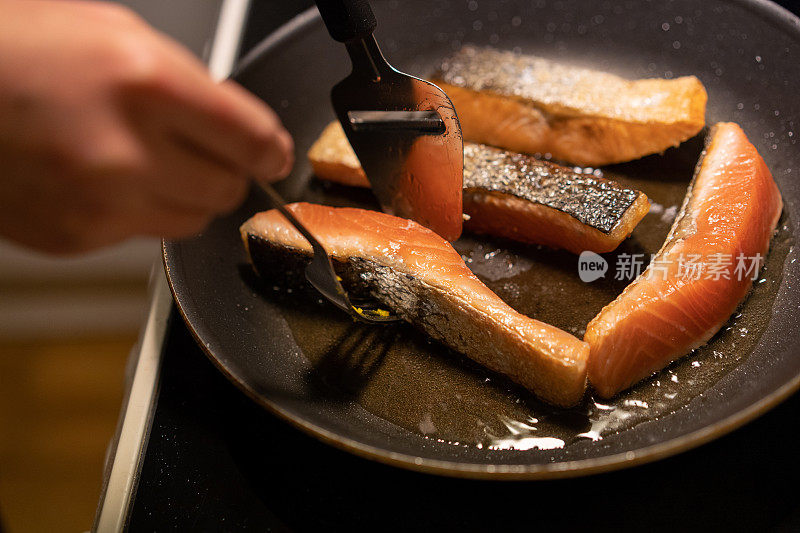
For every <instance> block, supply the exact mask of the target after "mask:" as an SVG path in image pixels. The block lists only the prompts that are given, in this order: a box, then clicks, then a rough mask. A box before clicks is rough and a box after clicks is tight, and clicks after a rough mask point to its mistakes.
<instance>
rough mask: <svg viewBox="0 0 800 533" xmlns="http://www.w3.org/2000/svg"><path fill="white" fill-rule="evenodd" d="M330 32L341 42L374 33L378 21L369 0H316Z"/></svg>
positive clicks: (362, 37)
mask: <svg viewBox="0 0 800 533" xmlns="http://www.w3.org/2000/svg"><path fill="white" fill-rule="evenodd" d="M316 3H317V8H318V9H319V13H320V15H322V21H323V22H325V26H326V27H327V28H328V33H330V34H331V37H333V38H334V39H335V40H337V41H339V42H340V43H346V42H349V41H355V40H359V39H364V38H366V37H369V36H370V35H372V32H373V31H375V26H377V22H376V21H375V15H374V14H373V13H372V8H370V6H369V2H368V1H367V0H316Z"/></svg>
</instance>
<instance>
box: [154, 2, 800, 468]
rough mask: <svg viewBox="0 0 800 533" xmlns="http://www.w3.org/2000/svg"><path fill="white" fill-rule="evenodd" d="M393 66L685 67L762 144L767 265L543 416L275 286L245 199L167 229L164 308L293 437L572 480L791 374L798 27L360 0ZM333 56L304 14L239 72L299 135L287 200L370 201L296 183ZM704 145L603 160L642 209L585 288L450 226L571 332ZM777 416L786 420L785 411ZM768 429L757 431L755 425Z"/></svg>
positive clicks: (673, 9) (433, 350)
mask: <svg viewBox="0 0 800 533" xmlns="http://www.w3.org/2000/svg"><path fill="white" fill-rule="evenodd" d="M374 4H375V5H374V9H375V11H376V15H377V18H378V21H379V24H378V32H377V37H378V40H379V42H380V43H382V45H383V48H384V53H385V54H386V55H387V57H388V59H389V60H390V62H391V63H392V64H394V65H396V66H397V67H398V68H400V69H402V70H404V71H406V72H410V73H412V74H417V75H421V76H425V75H428V74H430V73H431V72H432V71H433V70H434V69H435V67H436V65H437V63H438V62H439V61H440V60H441V58H443V57H444V56H446V55H448V54H449V53H451V52H452V51H453V50H454V49H457V48H458V47H459V46H461V45H462V44H464V43H473V44H478V45H491V46H494V47H497V48H503V49H513V50H519V51H522V52H525V53H532V54H536V55H540V56H544V57H548V58H553V59H557V60H559V61H563V62H569V63H573V64H576V65H580V66H587V67H593V68H596V69H601V70H606V71H611V72H615V73H617V74H620V75H622V76H625V77H630V78H639V77H674V76H681V75H688V74H694V75H696V76H698V77H699V78H700V79H701V80H702V81H703V83H704V84H705V86H706V88H707V89H708V93H709V104H708V113H707V122H708V123H709V124H712V123H714V122H717V121H735V122H738V123H739V124H740V125H741V126H742V127H743V128H744V130H745V132H746V133H747V135H748V136H749V138H750V140H751V141H752V142H753V143H754V144H755V145H756V147H757V148H758V150H759V151H760V153H761V154H762V155H763V157H764V159H765V160H766V162H767V164H768V165H769V167H770V168H771V169H772V173H773V175H774V177H775V179H776V181H777V182H778V185H779V187H780V190H781V192H782V194H783V198H784V202H785V211H784V214H783V217H782V219H781V222H780V225H779V231H778V232H777V234H776V236H775V238H774V240H773V245H772V249H771V252H770V255H769V258H768V260H767V266H766V269H765V271H764V272H763V273H762V277H761V278H760V279H759V280H758V281H757V282H756V284H755V286H754V290H753V292H752V294H751V295H750V297H749V298H748V300H747V301H746V302H745V304H744V305H743V306H742V307H741V308H740V309H739V311H738V312H737V313H736V315H735V316H734V317H733V318H732V319H731V321H730V323H729V324H728V326H727V327H725V328H723V330H722V331H721V332H720V333H719V334H718V335H717V336H715V337H714V339H712V341H711V342H710V343H709V344H708V345H707V346H705V347H703V348H701V349H699V350H697V351H696V352H694V353H692V354H691V355H689V356H688V357H686V358H684V359H683V360H681V361H679V362H678V363H675V364H673V365H672V366H671V367H669V368H668V369H667V370H665V371H663V372H661V373H659V374H658V375H656V376H654V377H653V378H652V379H650V380H647V381H645V382H644V383H642V384H640V385H639V386H637V387H635V388H634V389H632V390H631V391H628V392H626V393H624V394H622V395H621V396H619V397H618V398H616V399H615V400H613V401H610V402H602V403H600V402H595V401H594V400H593V399H592V398H591V397H590V396H588V395H587V398H586V400H585V402H584V403H583V405H581V406H579V407H578V408H575V409H571V410H567V411H564V410H555V409H552V408H548V407H547V406H545V405H543V404H541V403H540V402H538V401H537V400H536V399H535V398H534V397H533V396H532V395H531V394H529V393H528V392H526V391H525V390H522V389H521V388H519V387H517V386H515V385H514V384H512V383H510V382H508V381H507V380H505V379H503V378H502V377H500V376H497V375H495V374H492V373H490V372H488V371H486V370H484V369H482V368H480V367H478V366H477V365H475V364H473V363H471V362H470V361H469V360H467V359H465V358H464V357H462V356H460V355H459V354H456V353H454V352H452V351H450V350H448V349H446V348H444V347H442V346H441V345H438V344H436V343H432V342H430V341H428V340H427V339H426V338H425V337H424V335H422V334H420V333H418V332H417V331H416V330H415V329H414V328H413V327H411V326H409V325H405V324H402V325H395V326H387V327H368V326H363V325H360V324H356V323H354V322H353V321H352V320H351V319H350V318H349V317H347V316H345V315H344V314H343V313H341V312H340V311H338V310H336V309H334V308H333V307H332V306H330V305H328V304H327V303H323V302H321V301H319V300H318V298H317V297H316V296H315V295H314V294H313V293H309V292H307V291H305V290H303V289H302V288H299V287H295V288H293V289H292V290H291V292H289V288H287V287H283V286H273V283H271V282H270V280H261V279H258V278H256V277H255V276H254V275H253V274H252V272H251V270H250V269H249V267H248V265H247V259H246V256H245V252H244V249H243V248H242V245H241V242H240V240H239V235H238V226H239V225H240V224H241V223H242V222H243V221H244V220H246V219H247V218H248V217H249V216H251V215H252V214H253V213H255V212H257V211H261V210H264V209H267V208H268V204H267V202H266V200H265V198H264V197H263V196H262V195H261V194H260V193H259V192H258V191H255V190H254V191H253V192H252V194H251V195H250V197H249V198H248V200H247V202H246V203H245V205H243V206H242V207H241V208H240V209H239V210H238V211H236V212H235V213H233V214H231V215H230V216H227V217H224V218H222V219H220V220H217V221H216V222H215V223H214V224H213V225H212V226H211V227H210V228H209V229H208V230H207V231H206V232H205V233H203V234H202V235H200V236H198V237H197V238H194V239H191V240H187V241H182V242H173V243H166V244H165V246H164V258H165V264H166V269H167V273H168V276H169V279H170V283H171V286H172V289H173V292H174V295H175V298H176V301H177V304H178V306H179V308H180V310H181V312H182V313H183V316H184V318H185V319H186V322H187V324H188V325H189V328H190V330H191V331H192V332H193V333H194V335H195V337H196V338H197V340H198V342H199V343H200V345H201V346H202V347H203V349H204V350H205V351H206V352H207V354H208V355H209V356H210V358H211V359H212V361H214V362H215V363H216V364H217V366H218V367H219V368H220V369H221V370H222V371H223V372H224V373H225V374H226V375H227V376H228V377H229V378H230V379H232V380H233V381H234V382H235V383H236V384H237V385H239V386H240V387H241V388H242V389H243V390H244V391H245V392H246V393H247V394H248V395H250V396H251V397H252V398H253V399H254V400H256V401H258V402H259V403H261V404H262V405H264V406H265V407H267V408H268V409H270V410H271V411H273V412H275V413H276V414H278V415H279V416H281V417H283V418H285V419H286V420H288V421H290V422H291V423H293V424H296V425H297V426H299V427H301V428H303V429H305V430H306V431H308V432H309V433H311V434H313V435H315V436H317V437H319V438H321V439H323V440H325V441H327V442H330V443H332V444H335V445H337V446H340V447H343V448H346V449H348V450H351V451H353V452H355V453H358V454H360V455H364V456H368V457H372V458H375V459H378V460H381V461H385V462H389V463H393V464H397V465H401V466H406V467H409V468H414V469H420V470H426V471H431V472H437V473H443V474H451V475H459V476H472V477H530V478H536V477H554V476H566V475H579V474H586V473H590V472H597V471H601V470H608V469H612V468H619V467H622V466H626V465H632V464H636V463H640V462H643V461H649V460H654V459H657V458H659V457H664V456H666V455H669V454H673V453H676V452H678V451H681V450H685V449H687V448H690V447H692V446H696V445H699V444H701V443H703V442H706V441H708V440H710V439H712V438H715V437H717V436H719V435H722V434H724V433H726V432H728V431H730V430H731V429H733V428H735V427H737V426H739V425H741V424H743V423H745V422H746V421H748V420H750V419H752V418H753V417H755V416H757V415H758V414H760V413H762V412H764V411H765V410H766V409H768V408H769V407H771V406H773V405H775V404H776V403H777V402H779V401H780V400H782V399H783V398H785V397H786V396H787V395H789V394H790V393H791V392H792V391H794V390H796V389H797V387H798V385H800V348H798V347H800V328H798V324H799V323H800V294H799V292H800V282H799V280H798V275H799V274H800V271H799V269H800V262H796V260H795V259H796V256H797V254H796V252H795V250H794V248H793V243H794V240H793V235H796V234H797V231H798V229H797V222H798V219H800V215H798V213H797V211H796V210H797V205H798V201H799V200H800V186H798V181H797V178H796V175H797V173H798V172H799V171H800V153H798V150H797V149H796V147H795V138H796V137H797V133H795V131H794V127H795V121H798V119H799V118H800V99H798V98H797V87H798V86H800V69H798V67H797V64H796V58H797V57H800V24H799V23H798V20H797V19H796V18H794V17H793V16H791V15H790V14H788V13H787V12H785V11H783V10H782V9H780V8H778V7H776V6H774V5H772V4H769V3H765V2H760V1H750V2H745V1H735V2H721V1H707V2H695V1H692V0H684V1H675V2H630V1H624V2H623V1H619V2H610V1H607V2H597V1H594V0H586V1H553V0H538V1H524V2H523V1H520V2H489V1H487V0H480V1H478V2H464V1H460V0H459V1H457V2H456V1H452V2H450V1H441V0H440V1H428V0H425V1H400V2H398V1H393V2H374ZM348 69H349V63H348V59H347V57H346V54H345V51H344V48H343V47H342V46H341V45H338V44H337V43H334V42H333V41H331V40H330V38H329V37H328V34H327V32H326V31H325V29H324V27H323V25H322V23H321V21H320V19H319V17H318V15H317V14H316V11H315V10H311V11H308V12H306V13H304V14H303V15H301V16H299V17H297V18H296V19H295V20H293V21H291V22H290V23H289V24H287V25H286V26H284V27H283V28H281V29H280V30H279V31H278V32H277V33H276V34H274V35H273V36H271V37H269V38H268V39H267V40H266V41H265V42H263V43H262V44H261V45H260V46H259V47H258V48H257V49H256V50H255V51H254V52H253V53H252V54H251V55H250V56H248V57H247V58H246V59H245V61H244V62H243V65H242V67H241V68H240V70H239V72H238V74H237V79H238V80H239V81H240V82H241V83H243V84H244V85H245V86H246V87H247V88H248V89H250V90H251V91H253V92H254V93H255V94H257V95H258V96H259V97H261V98H263V99H264V100H265V101H266V102H268V103H269V104H270V105H272V107H273V108H274V109H275V110H276V111H277V113H278V114H279V115H280V117H281V119H282V120H283V122H284V124H285V125H286V126H287V128H288V129H289V131H291V132H292V134H293V135H294V138H295V142H296V145H297V153H296V155H297V165H296V166H295V169H294V172H293V173H292V175H291V176H290V177H289V179H288V180H287V181H286V183H284V184H283V188H282V192H283V193H284V195H285V196H286V197H287V198H289V199H291V200H299V199H303V200H308V201H313V202H321V203H327V204H331V205H354V206H361V207H367V208H374V207H375V203H374V200H372V198H371V196H370V194H369V193H368V192H367V191H363V190H352V189H347V188H337V187H333V186H327V185H325V184H322V183H320V182H318V181H316V180H314V179H313V178H312V176H311V170H310V166H309V164H308V162H307V160H306V158H305V152H306V150H307V149H308V147H309V146H310V144H311V143H312V142H313V140H314V139H315V138H316V136H317V135H318V134H319V133H320V131H321V130H322V128H323V127H324V126H325V124H327V123H328V122H329V121H330V120H332V118H333V112H332V110H331V106H330V102H329V97H328V93H329V90H330V88H331V86H332V85H333V84H334V83H335V82H336V81H338V80H339V79H341V78H342V77H343V76H344V75H346V74H347V72H348ZM701 147H702V134H701V136H698V138H696V139H693V140H690V141H688V142H686V143H684V144H683V145H681V147H679V148H677V149H671V150H668V151H667V152H666V153H665V154H663V155H656V156H650V157H647V158H644V159H642V160H639V161H635V162H631V163H628V164H623V165H616V166H613V167H608V168H604V169H602V172H603V174H604V175H605V176H607V177H612V178H614V179H617V180H620V181H623V182H625V183H628V184H632V185H634V186H635V187H637V188H639V189H641V190H643V191H644V192H645V193H647V195H648V196H649V197H650V198H651V200H653V201H654V202H655V203H654V208H653V210H652V211H651V213H650V214H648V216H647V217H646V218H645V219H644V221H643V222H642V224H640V226H639V227H638V228H637V229H636V231H635V232H634V234H633V235H632V237H631V238H630V239H628V240H627V241H626V242H625V243H624V244H623V245H622V246H621V247H620V249H619V250H618V251H616V252H615V253H611V254H606V259H607V260H608V262H609V264H610V266H611V269H610V271H609V273H608V274H607V276H606V277H605V278H604V279H601V280H598V281H595V282H592V283H583V282H582V281H580V279H579V278H578V271H577V258H576V257H575V256H574V255H571V254H568V253H565V252H557V251H552V250H548V249H544V248H540V247H536V246H523V245H519V244H515V243H512V242H509V241H502V240H499V239H492V238H487V237H477V236H471V235H466V236H465V237H464V238H462V239H461V240H460V241H458V242H457V243H456V244H455V246H456V248H457V249H458V250H459V251H460V252H461V253H462V255H463V256H464V257H465V260H466V261H467V263H468V264H469V265H470V267H471V268H473V270H474V271H475V272H476V273H477V274H478V275H479V276H480V277H481V278H482V279H483V280H484V282H486V283H487V285H489V287H491V288H492V289H493V290H494V291H496V292H497V293H498V294H499V295H500V296H501V297H503V298H504V299H505V300H506V301H507V302H509V304H510V305H512V306H513V307H515V308H516V309H518V310H519V311H521V312H523V313H525V314H528V315H530V316H534V317H536V318H539V319H541V320H544V321H546V322H549V323H552V324H554V325H557V326H559V327H561V328H564V329H565V330H567V331H571V332H573V333H575V334H576V335H578V336H580V335H582V334H583V331H584V328H585V327H586V324H587V322H588V321H589V320H590V319H591V318H592V317H593V316H594V315H595V314H596V313H597V312H598V311H599V310H600V309H601V308H602V306H603V305H605V304H606V303H608V302H610V301H611V300H613V299H614V297H615V296H616V295H617V294H618V293H619V292H620V291H621V290H622V289H623V288H624V286H625V285H626V284H627V283H628V281H629V280H627V279H615V277H616V275H615V273H616V268H615V266H616V264H617V262H618V261H621V259H620V258H621V254H639V253H641V254H649V253H652V252H655V251H656V250H657V249H658V248H659V247H660V245H661V243H662V242H663V240H664V237H665V236H666V233H667V230H668V228H669V225H670V223H671V221H672V218H673V217H674V214H675V210H676V208H677V206H679V205H680V202H681V200H682V198H683V195H684V192H685V189H686V185H687V183H688V181H689V178H690V176H691V174H692V170H693V167H694V164H695V162H696V160H697V157H698V155H699V153H700V150H701ZM787 423H793V422H792V421H787ZM765 438H769V436H765Z"/></svg>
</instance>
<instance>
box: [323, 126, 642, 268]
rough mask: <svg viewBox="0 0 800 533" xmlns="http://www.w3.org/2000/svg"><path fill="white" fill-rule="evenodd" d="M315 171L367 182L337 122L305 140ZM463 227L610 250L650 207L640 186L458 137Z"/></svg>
mask: <svg viewBox="0 0 800 533" xmlns="http://www.w3.org/2000/svg"><path fill="white" fill-rule="evenodd" d="M308 158H309V160H310V161H311V166H312V167H313V169H314V173H315V174H316V175H317V177H319V178H322V179H326V180H329V181H334V182H337V183H341V184H343V185H350V186H359V187H369V181H367V178H366V175H365V174H364V171H363V170H362V169H361V166H360V165H359V162H358V158H357V157H356V154H355V152H353V149H352V148H351V147H350V145H349V143H348V142H347V138H346V137H345V135H344V131H343V130H342V127H341V125H340V124H339V123H338V122H332V123H331V124H329V125H328V126H327V127H326V128H325V130H324V131H323V132H322V135H320V137H319V139H317V141H316V142H315V143H314V144H313V145H312V146H311V149H310V150H309V152H308ZM463 206H464V213H466V215H467V217H465V218H466V219H467V220H466V222H465V227H466V228H467V229H468V230H470V231H473V232H476V233H487V234H490V235H495V236H498V237H505V238H508V239H514V240H516V241H521V242H527V243H532V244H544V245H546V246H550V247H551V248H563V249H566V250H569V251H571V252H573V253H576V254H580V253H581V252H583V251H584V250H591V251H593V252H597V253H604V252H610V251H611V250H614V249H615V248H616V247H617V246H619V244H620V243H621V242H622V241H623V240H625V238H627V237H628V236H629V235H630V234H631V232H632V231H633V229H634V228H635V227H636V225H637V224H638V223H639V221H640V220H641V219H642V218H643V217H644V216H645V215H646V214H647V212H648V210H649V209H650V202H649V201H648V199H647V196H645V195H644V194H643V193H642V192H640V191H637V190H635V189H630V188H627V187H623V186H622V185H620V184H618V183H616V182H614V181H612V180H606V179H603V178H598V177H596V176H592V175H585V174H583V173H580V172H575V170H573V169H571V168H567V167H563V166H560V165H556V164H553V163H550V162H547V161H540V160H537V159H535V158H533V157H532V156H528V155H523V154H516V153H512V152H507V151H505V150H500V149H498V148H493V147H490V146H486V145H481V144H475V143H464V198H463Z"/></svg>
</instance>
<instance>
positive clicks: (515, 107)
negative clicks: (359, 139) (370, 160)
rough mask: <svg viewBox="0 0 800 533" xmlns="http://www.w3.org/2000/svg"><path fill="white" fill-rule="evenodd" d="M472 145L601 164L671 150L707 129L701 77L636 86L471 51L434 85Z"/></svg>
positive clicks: (446, 67)
mask: <svg viewBox="0 0 800 533" xmlns="http://www.w3.org/2000/svg"><path fill="white" fill-rule="evenodd" d="M432 81H433V82H434V83H436V84H437V85H438V86H439V87H441V88H442V89H443V90H444V91H445V92H446V93H447V95H448V96H449V97H450V99H451V100H452V102H453V105H454V106H455V108H456V111H457V112H458V118H459V121H460V122H461V128H462V133H463V137H464V140H465V141H472V142H478V143H484V144H490V145H492V146H499V147H501V148H505V149H507V150H513V151H515V152H523V153H529V154H535V153H540V154H544V153H550V154H552V156H553V157H554V158H555V159H558V160H562V161H567V162H570V163H574V164H578V165H592V166H600V165H607V164H610V163H619V162H622V161H630V160H632V159H638V158H640V157H642V156H645V155H648V154H654V153H659V152H663V151H664V150H665V149H667V148H669V147H671V146H677V145H678V144H680V143H681V142H683V141H685V140H686V139H689V138H690V137H693V136H694V135H696V134H697V133H698V132H699V131H700V130H701V129H702V128H703V126H704V125H705V108H706V100H707V98H708V97H707V94H706V90H705V88H704V87H703V84H702V83H700V80H698V79H697V78H696V77H694V76H685V77H681V78H676V79H673V80H664V79H642V80H634V81H629V80H625V79H623V78H620V77H618V76H615V75H613V74H608V73H605V72H597V71H593V70H587V69H581V68H574V67H570V66H567V65H561V64H558V63H555V62H553V61H549V60H547V59H542V58H539V57H534V56H525V55H520V54H515V53H512V52H506V51H500V50H494V49H491V48H477V47H474V46H464V47H463V48H462V49H461V50H460V51H459V52H457V53H456V54H455V55H453V56H452V57H450V58H448V59H446V60H445V61H444V62H443V63H442V66H441V69H440V72H439V73H438V74H437V75H436V76H435V77H434V79H433V80H432Z"/></svg>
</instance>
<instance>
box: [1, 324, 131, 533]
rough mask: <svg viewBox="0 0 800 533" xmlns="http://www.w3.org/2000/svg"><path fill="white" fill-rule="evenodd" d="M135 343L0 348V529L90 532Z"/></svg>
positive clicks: (57, 343)
mask: <svg viewBox="0 0 800 533" xmlns="http://www.w3.org/2000/svg"><path fill="white" fill-rule="evenodd" d="M135 341H136V339H135V337H134V336H133V335H132V334H131V335H128V336H115V337H111V338H91V339H83V340H66V341H63V340H62V341H59V340H48V341H44V342H35V343H34V342H0V521H2V527H0V529H3V528H5V529H4V531H6V532H10V533H21V532H22V533H24V532H29V531H30V532H38V531H42V532H52V531H68V532H69V531H86V530H88V529H89V528H90V527H91V525H92V520H93V518H94V512H95V507H96V505H97V500H98V497H99V491H100V484H101V480H102V469H103V462H104V456H105V451H106V446H107V445H108V442H109V440H110V439H111V438H112V436H113V434H114V431H115V429H116V423H117V416H118V414H119V408H120V405H121V402H122V393H123V380H124V367H125V362H126V359H127V356H128V353H129V351H130V349H131V348H132V347H133V345H134V343H135Z"/></svg>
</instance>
